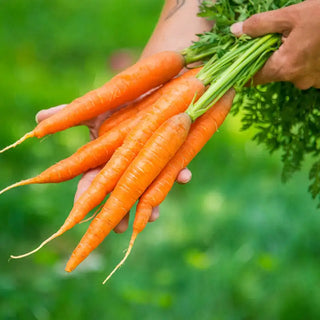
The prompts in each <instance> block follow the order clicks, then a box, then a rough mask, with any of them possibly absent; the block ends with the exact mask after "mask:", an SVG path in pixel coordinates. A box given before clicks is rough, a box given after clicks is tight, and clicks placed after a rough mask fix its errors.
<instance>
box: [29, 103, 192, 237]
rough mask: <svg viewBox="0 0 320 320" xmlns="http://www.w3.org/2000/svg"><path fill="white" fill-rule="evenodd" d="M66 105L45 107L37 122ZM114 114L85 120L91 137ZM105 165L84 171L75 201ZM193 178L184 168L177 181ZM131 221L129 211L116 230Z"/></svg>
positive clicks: (155, 214) (155, 211)
mask: <svg viewBox="0 0 320 320" xmlns="http://www.w3.org/2000/svg"><path fill="white" fill-rule="evenodd" d="M65 106H66V104H62V105H59V106H55V107H51V108H49V109H43V110H41V111H39V112H38V113H37V114H36V117H35V118H36V122H37V123H40V122H41V121H43V120H45V119H46V118H48V117H50V116H52V115H54V114H55V113H57V112H59V111H60V110H61V109H63V108H64V107H65ZM110 114H112V111H111V112H110V111H108V112H105V113H103V114H102V115H100V116H99V117H96V118H94V119H91V120H89V121H85V122H84V123H83V124H84V125H86V126H87V127H88V129H89V133H90V138H91V139H92V140H93V139H96V138H97V137H98V136H99V129H100V127H101V124H102V123H103V121H104V120H106V119H107V118H108V117H109V115H110ZM102 167H103V166H99V167H97V168H93V169H89V170H88V171H86V172H84V173H83V175H82V177H81V179H80V180H79V183H78V186H77V190H76V193H75V197H74V201H76V200H77V199H78V198H79V197H80V195H81V194H83V193H84V192H85V191H86V190H87V189H88V188H89V186H90V185H91V183H92V181H93V179H94V178H95V177H96V176H97V174H98V173H99V172H100V171H101V169H102ZM190 180H191V172H190V170H189V169H187V168H184V169H182V170H181V171H180V173H179V174H178V176H177V182H178V183H181V184H185V183H188V182H189V181H190ZM159 214H160V212H159V206H155V207H154V208H153V209H152V214H151V216H150V218H149V221H150V222H153V221H155V220H157V219H158V217H159ZM128 223H129V212H128V214H127V215H126V216H125V217H124V218H123V219H122V220H121V222H120V223H119V224H118V225H117V226H116V227H115V228H114V231H115V232H116V233H123V232H125V231H126V230H127V228H128Z"/></svg>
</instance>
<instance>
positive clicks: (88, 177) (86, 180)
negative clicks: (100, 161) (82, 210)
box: [74, 167, 101, 202]
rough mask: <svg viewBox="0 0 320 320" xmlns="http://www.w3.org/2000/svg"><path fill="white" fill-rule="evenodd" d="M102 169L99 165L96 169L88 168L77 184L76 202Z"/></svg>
mask: <svg viewBox="0 0 320 320" xmlns="http://www.w3.org/2000/svg"><path fill="white" fill-rule="evenodd" d="M100 170H101V167H98V168H95V169H91V170H88V171H87V172H85V173H84V174H83V176H82V177H81V179H80V180H79V183H78V186H77V191H76V194H75V196H74V202H76V201H77V200H78V198H79V197H80V196H81V194H82V193H83V192H84V191H86V190H87V189H88V188H89V186H90V185H91V182H92V180H93V179H94V178H95V176H96V175H97V174H98V173H99V172H100Z"/></svg>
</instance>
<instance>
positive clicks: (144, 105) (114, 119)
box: [99, 87, 163, 136]
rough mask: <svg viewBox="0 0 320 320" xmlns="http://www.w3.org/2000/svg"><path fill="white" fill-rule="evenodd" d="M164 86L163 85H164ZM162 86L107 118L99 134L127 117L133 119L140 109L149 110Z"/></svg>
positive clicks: (157, 97)
mask: <svg viewBox="0 0 320 320" xmlns="http://www.w3.org/2000/svg"><path fill="white" fill-rule="evenodd" d="M162 88H163V87H162ZM162 88H160V89H157V90H156V91H154V92H152V93H150V94H148V95H147V96H145V97H144V98H142V99H141V100H139V101H136V102H133V103H131V104H129V105H128V106H126V107H124V108H122V109H120V110H118V111H116V112H115V113H113V114H112V115H111V116H110V117H109V118H107V119H106V120H105V121H104V122H103V123H102V125H101V126H100V128H99V136H101V135H103V134H104V133H105V132H107V131H109V130H111V129H112V128H114V127H116V126H118V125H119V124H120V123H121V122H123V121H126V120H127V119H133V118H134V117H136V116H137V115H138V113H139V112H140V111H143V110H147V109H148V107H149V106H150V105H151V104H153V103H154V102H156V101H157V100H158V99H159V98H160V96H161V94H162V90H161V89H162Z"/></svg>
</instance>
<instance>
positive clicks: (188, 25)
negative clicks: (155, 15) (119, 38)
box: [141, 0, 212, 57]
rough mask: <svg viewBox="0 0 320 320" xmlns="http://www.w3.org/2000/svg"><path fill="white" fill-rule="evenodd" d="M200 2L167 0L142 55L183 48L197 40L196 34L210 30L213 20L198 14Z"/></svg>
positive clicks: (194, 0) (193, 0)
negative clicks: (200, 16) (210, 20)
mask: <svg viewBox="0 0 320 320" xmlns="http://www.w3.org/2000/svg"><path fill="white" fill-rule="evenodd" d="M199 3H200V1H199V0H198V1H197V0H166V1H165V4H164V6H163V9H162V12H161V15H160V18H159V21H158V23H157V25H156V27H155V29H154V31H153V33H152V35H151V37H150V39H149V41H148V43H147V45H146V47H145V48H144V50H143V52H142V55H141V57H146V56H149V55H151V54H153V53H156V52H159V51H163V50H176V51H179V50H182V49H184V48H186V47H188V46H189V45H190V44H191V43H192V41H195V40H197V37H196V34H198V33H203V32H204V31H209V30H210V29H211V28H212V22H209V21H207V20H205V19H203V18H199V17H198V16H197V13H198V10H199V9H198V8H199Z"/></svg>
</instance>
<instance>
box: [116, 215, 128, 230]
mask: <svg viewBox="0 0 320 320" xmlns="http://www.w3.org/2000/svg"><path fill="white" fill-rule="evenodd" d="M129 217H130V214H129V212H128V213H127V214H126V215H125V216H124V218H123V219H122V220H121V221H120V223H119V224H118V225H117V226H116V227H115V228H114V229H113V231H114V232H115V233H123V232H125V231H126V230H127V229H128V225H129Z"/></svg>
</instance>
